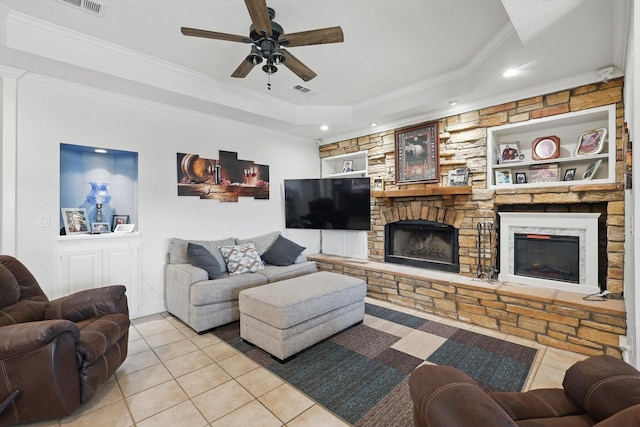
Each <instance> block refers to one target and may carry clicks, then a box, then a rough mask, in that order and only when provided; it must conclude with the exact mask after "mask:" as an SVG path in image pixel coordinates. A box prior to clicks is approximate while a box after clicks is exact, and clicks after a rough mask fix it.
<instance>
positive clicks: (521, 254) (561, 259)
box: [514, 233, 580, 283]
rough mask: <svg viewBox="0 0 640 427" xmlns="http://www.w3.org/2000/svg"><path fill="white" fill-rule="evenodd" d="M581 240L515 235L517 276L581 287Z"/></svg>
mask: <svg viewBox="0 0 640 427" xmlns="http://www.w3.org/2000/svg"><path fill="white" fill-rule="evenodd" d="M579 245H580V238H579V237H578V236H554V235H548V234H526V233H514V262H515V266H514V270H515V274H516V275H520V276H527V277H536V278H540V279H549V280H558V281H562V282H569V283H580V246H579Z"/></svg>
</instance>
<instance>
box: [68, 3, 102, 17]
mask: <svg viewBox="0 0 640 427" xmlns="http://www.w3.org/2000/svg"><path fill="white" fill-rule="evenodd" d="M60 1H61V2H63V3H66V4H68V5H70V6H74V7H77V8H79V9H81V10H84V11H85V12H89V13H92V14H94V15H102V14H104V4H103V3H100V2H99V1H96V0H60Z"/></svg>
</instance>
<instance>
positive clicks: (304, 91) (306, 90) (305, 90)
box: [291, 85, 318, 96]
mask: <svg viewBox="0 0 640 427" xmlns="http://www.w3.org/2000/svg"><path fill="white" fill-rule="evenodd" d="M291 90H295V91H296V92H300V93H301V94H303V95H306V96H312V95H315V94H316V93H318V92H316V91H315V90H313V89H309V88H308V87H304V86H302V85H295V86H294V87H292V88H291Z"/></svg>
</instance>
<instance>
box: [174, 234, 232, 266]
mask: <svg viewBox="0 0 640 427" xmlns="http://www.w3.org/2000/svg"><path fill="white" fill-rule="evenodd" d="M189 242H191V243H195V244H197V245H200V246H202V247H204V248H206V249H207V250H208V251H209V252H211V255H213V256H214V257H215V258H216V260H218V262H219V263H220V265H225V264H224V258H223V257H222V254H221V253H220V250H219V249H218V246H224V245H235V243H236V239H234V238H233V237H227V238H225V239H220V240H184V239H178V238H173V239H171V240H170V241H169V263H171V264H188V263H189V259H188V258H187V246H188V245H189Z"/></svg>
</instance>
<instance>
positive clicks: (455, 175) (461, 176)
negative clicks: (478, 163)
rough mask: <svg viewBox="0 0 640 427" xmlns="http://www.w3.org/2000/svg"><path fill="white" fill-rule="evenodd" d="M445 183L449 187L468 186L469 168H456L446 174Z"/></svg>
mask: <svg viewBox="0 0 640 427" xmlns="http://www.w3.org/2000/svg"><path fill="white" fill-rule="evenodd" d="M447 183H448V184H449V186H451V187H464V186H466V185H469V168H457V169H453V170H450V171H449V172H448V173H447Z"/></svg>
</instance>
